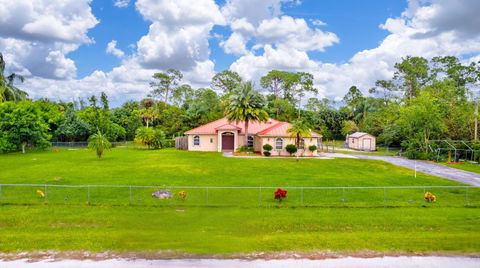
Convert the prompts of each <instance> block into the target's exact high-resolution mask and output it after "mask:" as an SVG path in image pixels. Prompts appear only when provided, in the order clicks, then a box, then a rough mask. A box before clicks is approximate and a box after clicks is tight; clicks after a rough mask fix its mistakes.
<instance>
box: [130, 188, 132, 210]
mask: <svg viewBox="0 0 480 268" xmlns="http://www.w3.org/2000/svg"><path fill="white" fill-rule="evenodd" d="M129 188H130V189H129V195H130V206H131V205H132V186H131V185H130V186H129Z"/></svg>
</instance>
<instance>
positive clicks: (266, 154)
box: [263, 151, 272, 156]
mask: <svg viewBox="0 0 480 268" xmlns="http://www.w3.org/2000/svg"><path fill="white" fill-rule="evenodd" d="M263 155H264V156H270V155H272V154H271V153H270V152H269V151H263Z"/></svg>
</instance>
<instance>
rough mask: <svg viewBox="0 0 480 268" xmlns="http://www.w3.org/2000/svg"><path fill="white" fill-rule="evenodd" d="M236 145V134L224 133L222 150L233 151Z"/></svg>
mask: <svg viewBox="0 0 480 268" xmlns="http://www.w3.org/2000/svg"><path fill="white" fill-rule="evenodd" d="M234 147H235V135H234V134H233V133H232V132H224V133H222V151H233V149H234Z"/></svg>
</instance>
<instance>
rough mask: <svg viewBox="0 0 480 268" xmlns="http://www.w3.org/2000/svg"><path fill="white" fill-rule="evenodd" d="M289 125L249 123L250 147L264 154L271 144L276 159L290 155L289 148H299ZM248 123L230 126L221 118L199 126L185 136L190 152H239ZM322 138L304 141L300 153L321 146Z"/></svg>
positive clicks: (316, 136) (276, 121) (271, 122)
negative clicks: (287, 147)
mask: <svg viewBox="0 0 480 268" xmlns="http://www.w3.org/2000/svg"><path fill="white" fill-rule="evenodd" d="M291 126H292V125H291V124H290V123H288V122H282V121H278V120H275V119H268V120H267V121H266V122H249V123H248V142H247V146H249V147H252V148H253V149H254V151H256V152H261V153H263V145H265V144H270V145H271V146H272V147H273V150H272V151H271V153H272V155H288V152H287V151H286V150H285V147H286V146H287V144H295V138H294V137H291V135H290V134H289V133H287V130H288V129H289V128H291ZM244 128H245V123H244V122H238V123H235V122H230V121H228V119H227V118H221V119H218V120H216V121H213V122H210V123H208V124H205V125H202V126H199V127H197V128H194V129H191V130H189V131H187V132H185V135H186V136H187V143H188V146H187V149H188V150H190V151H210V152H222V151H235V150H236V149H237V148H238V147H240V146H243V145H244V143H245V141H244V140H245V129H244ZM321 138H322V136H321V135H320V134H318V133H315V132H313V131H312V132H311V133H310V135H309V137H304V138H303V139H302V140H301V141H300V146H299V147H300V148H299V150H298V152H300V153H303V152H304V151H308V147H309V146H310V145H315V146H317V147H318V145H319V144H320V143H321Z"/></svg>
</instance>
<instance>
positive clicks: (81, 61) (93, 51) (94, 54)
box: [70, 0, 407, 78]
mask: <svg viewBox="0 0 480 268" xmlns="http://www.w3.org/2000/svg"><path fill="white" fill-rule="evenodd" d="M112 2H113V1H98V0H97V1H95V0H94V1H93V2H92V4H91V7H92V12H93V14H94V15H95V17H97V18H98V20H99V21H100V23H99V24H98V25H97V26H96V27H95V28H93V29H91V30H90V31H89V36H91V37H92V38H93V39H94V40H95V43H94V44H90V45H85V46H81V47H80V48H79V49H78V50H76V51H74V52H73V53H71V54H70V57H71V58H72V59H74V60H75V62H76V64H77V74H78V77H79V78H82V77H84V76H87V75H90V74H91V73H92V72H93V71H95V70H103V71H109V70H111V69H112V68H113V67H115V66H117V65H119V64H120V60H119V59H118V58H116V57H115V56H113V55H108V54H106V53H105V47H106V46H107V44H108V43H109V42H110V41H111V40H112V39H114V40H117V47H118V48H119V49H121V50H123V51H125V52H127V53H128V52H130V53H132V52H133V49H132V47H131V46H132V45H135V43H136V42H137V41H138V39H140V37H142V36H143V35H145V34H146V33H147V32H148V27H149V25H150V23H148V22H147V21H145V20H144V19H143V17H142V16H141V14H140V13H139V12H138V11H137V10H136V8H135V6H134V5H133V4H132V3H130V4H129V5H128V6H127V7H126V8H117V7H115V6H114V5H113V4H112ZM216 2H217V3H218V4H219V5H223V4H224V3H225V1H216ZM406 6H407V3H406V1H401V0H382V1H374V0H369V1H357V0H325V1H318V0H303V1H302V2H301V4H294V3H291V4H287V5H285V6H284V8H283V13H284V14H285V15H289V16H292V17H294V18H304V19H306V20H307V21H308V23H311V21H310V20H321V21H323V22H325V23H326V25H325V26H322V29H324V30H327V31H332V32H334V33H336V34H337V35H338V37H339V38H340V43H339V44H337V45H335V46H333V47H329V48H327V49H326V51H325V52H311V53H309V55H310V56H311V58H312V59H316V60H320V61H327V62H336V63H343V62H346V61H348V60H349V59H350V58H351V57H352V56H353V55H354V54H355V53H356V52H358V51H361V50H364V49H370V48H374V47H376V46H378V43H379V42H380V41H382V40H383V38H385V37H386V36H387V35H388V32H387V31H385V30H383V29H380V28H379V25H380V24H382V23H384V22H385V20H386V19H387V18H389V17H398V16H400V14H401V13H402V11H403V10H405V8H406ZM230 33H231V31H230V30H229V29H228V27H226V26H218V27H215V28H214V30H213V31H212V35H213V34H221V35H224V36H226V35H228V34H230ZM210 44H211V46H210V51H211V58H212V59H214V60H215V63H216V64H215V71H217V72H218V71H222V70H225V69H228V68H229V66H230V64H232V62H234V61H235V59H236V57H235V56H232V55H228V54H226V53H224V51H223V49H222V48H221V47H220V46H219V45H218V44H219V41H218V40H216V39H215V38H212V39H211V40H210Z"/></svg>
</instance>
